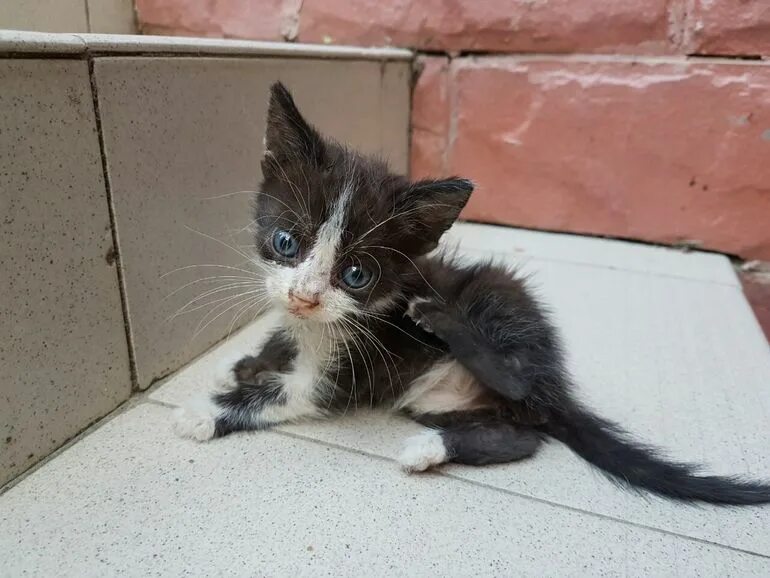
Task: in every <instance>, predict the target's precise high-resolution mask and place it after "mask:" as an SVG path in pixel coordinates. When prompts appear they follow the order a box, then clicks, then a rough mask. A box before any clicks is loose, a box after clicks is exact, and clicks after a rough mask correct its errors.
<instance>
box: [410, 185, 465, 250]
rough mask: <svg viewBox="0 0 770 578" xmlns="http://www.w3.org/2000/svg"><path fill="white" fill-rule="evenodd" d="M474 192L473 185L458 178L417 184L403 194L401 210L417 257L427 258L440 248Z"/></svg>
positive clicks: (411, 245)
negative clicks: (447, 232) (443, 237)
mask: <svg viewBox="0 0 770 578" xmlns="http://www.w3.org/2000/svg"><path fill="white" fill-rule="evenodd" d="M472 192H473V183H472V182H471V181H469V180H467V179H458V178H450V179H441V180H424V181H417V182H415V183H412V184H411V185H410V186H409V187H407V188H406V189H404V190H403V191H402V193H401V194H400V196H399V199H398V202H397V205H398V211H399V212H400V213H402V214H403V215H404V222H405V225H406V230H407V231H408V233H407V236H408V243H409V245H410V248H412V247H414V250H413V254H417V255H424V254H425V253H429V252H430V251H432V250H433V249H435V248H436V246H437V245H438V241H439V239H440V238H441V235H443V234H444V233H445V232H446V230H447V229H449V227H451V226H452V224H453V223H454V222H455V221H456V220H457V217H459V216H460V211H462V210H463V207H464V206H465V204H466V203H467V202H468V199H469V198H470V196H471V193H472Z"/></svg>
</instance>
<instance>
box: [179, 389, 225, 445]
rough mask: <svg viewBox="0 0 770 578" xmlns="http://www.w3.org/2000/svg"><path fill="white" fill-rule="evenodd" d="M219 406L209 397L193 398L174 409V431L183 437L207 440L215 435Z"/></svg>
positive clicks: (200, 440)
mask: <svg viewBox="0 0 770 578" xmlns="http://www.w3.org/2000/svg"><path fill="white" fill-rule="evenodd" d="M216 416H217V407H216V406H215V405H214V402H213V401H211V399H209V398H208V397H202V398H199V399H193V400H191V401H190V402H188V403H187V404H186V405H185V406H183V407H178V408H176V409H175V410H174V431H175V432H176V434H177V435H178V436H180V437H183V438H190V439H193V440H197V441H199V442H205V441H208V440H210V439H211V438H213V437H214V431H215V427H216Z"/></svg>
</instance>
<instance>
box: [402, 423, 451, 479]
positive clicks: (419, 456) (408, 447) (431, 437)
mask: <svg viewBox="0 0 770 578" xmlns="http://www.w3.org/2000/svg"><path fill="white" fill-rule="evenodd" d="M448 460H449V454H448V452H447V450H446V446H445V445H444V438H442V437H441V433H440V432H437V431H427V432H424V433H421V434H419V435H416V436H413V437H410V438H409V439H408V440H406V443H405V444H404V449H403V450H402V451H401V455H399V456H398V463H399V464H401V467H402V468H403V469H404V470H406V471H407V472H424V471H425V470H427V469H428V468H430V467H432V466H437V465H439V464H443V463H444V462H447V461H448Z"/></svg>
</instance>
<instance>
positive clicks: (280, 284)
mask: <svg viewBox="0 0 770 578" xmlns="http://www.w3.org/2000/svg"><path fill="white" fill-rule="evenodd" d="M340 114H344V111H342V110H341V111H340ZM265 148H266V150H265V156H264V159H263V161H262V173H263V177H264V179H263V182H262V185H261V188H260V191H259V192H258V193H257V197H256V207H255V208H256V215H255V224H256V247H257V255H258V258H259V259H260V260H261V262H262V263H261V265H262V269H263V270H264V272H265V285H266V289H267V292H268V296H269V298H270V299H271V301H272V302H273V304H274V305H276V306H278V307H279V308H282V309H284V310H286V311H287V312H289V313H290V314H291V315H292V316H293V317H295V318H296V319H298V320H301V322H303V323H316V322H325V323H330V322H331V323H333V322H337V321H340V320H341V319H343V318H346V317H347V318H348V319H349V318H351V317H354V316H358V315H362V314H366V313H378V312H379V313H381V312H383V311H385V310H386V309H388V308H389V307H391V306H392V305H393V304H394V303H396V302H397V301H398V299H399V297H400V296H401V295H402V290H403V287H404V282H405V280H406V279H408V278H412V277H414V276H415V275H417V274H418V272H417V271H416V269H415V268H416V265H415V263H414V261H413V260H414V258H415V257H418V256H420V255H424V254H425V253H428V252H430V251H431V250H433V249H434V248H435V247H436V245H437V244H438V241H439V238H440V237H441V235H442V234H443V233H444V232H445V231H446V230H447V229H448V228H449V227H450V226H451V225H452V223H453V222H454V221H455V220H456V219H457V217H458V215H459V214H460V211H461V210H462V208H463V206H465V203H466V202H467V200H468V197H469V196H470V194H471V191H472V190H473V186H472V184H471V183H470V181H467V180H463V179H447V180H430V181H417V182H410V181H409V180H407V179H406V178H404V177H402V176H400V175H396V174H393V173H391V172H390V171H389V170H388V168H387V166H386V165H385V164H384V163H382V162H381V161H379V160H375V159H372V158H368V157H365V156H363V155H360V154H357V153H355V152H353V151H350V150H347V149H346V148H344V147H343V146H341V145H339V144H338V143H336V142H334V141H331V140H329V139H326V138H324V137H322V136H321V135H320V134H319V133H318V131H317V130H316V129H315V128H314V127H312V126H311V125H310V124H308V123H307V122H306V121H305V119H304V118H303V117H302V115H301V114H300V112H299V110H298V109H297V107H296V105H295V104H294V100H293V99H292V97H291V94H290V93H289V92H288V91H287V90H286V88H285V87H284V86H283V85H282V84H280V83H276V84H275V85H273V87H272V89H271V94H270V106H269V109H268V118H267V132H266V136H265Z"/></svg>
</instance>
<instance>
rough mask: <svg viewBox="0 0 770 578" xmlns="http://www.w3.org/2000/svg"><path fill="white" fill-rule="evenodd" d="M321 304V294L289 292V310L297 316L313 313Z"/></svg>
mask: <svg viewBox="0 0 770 578" xmlns="http://www.w3.org/2000/svg"><path fill="white" fill-rule="evenodd" d="M320 303H321V299H320V294H318V293H313V294H312V295H303V294H300V293H295V292H294V291H292V290H289V310H290V311H291V312H292V313H294V314H297V315H304V314H306V313H309V312H311V311H312V310H313V309H315V308H316V307H318V305H319V304H320Z"/></svg>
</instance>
